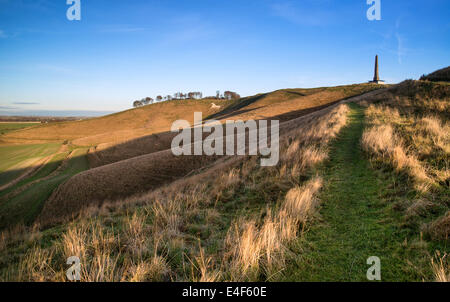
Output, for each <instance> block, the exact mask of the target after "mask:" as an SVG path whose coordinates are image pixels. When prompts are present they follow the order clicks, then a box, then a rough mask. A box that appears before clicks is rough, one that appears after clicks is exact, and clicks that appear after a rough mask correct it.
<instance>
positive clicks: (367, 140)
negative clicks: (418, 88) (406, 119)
mask: <svg viewBox="0 0 450 302" xmlns="http://www.w3.org/2000/svg"><path fill="white" fill-rule="evenodd" d="M366 112H367V117H368V120H369V123H370V124H371V125H372V126H371V127H368V128H367V129H366V130H365V131H364V133H363V136H362V140H361V143H362V147H363V149H364V150H365V151H367V152H369V153H371V154H374V155H375V156H379V157H380V158H383V159H386V160H388V161H390V162H391V163H392V165H393V166H394V167H395V168H396V169H397V170H398V171H406V172H407V173H408V175H409V176H410V177H411V178H412V179H413V180H414V183H415V187H416V189H417V190H419V191H421V192H425V191H427V190H428V189H429V187H430V186H431V185H432V184H433V183H434V181H433V179H432V178H430V176H429V172H428V171H427V168H426V164H425V163H423V162H421V161H419V159H418V158H417V156H416V155H415V154H414V153H413V152H412V151H409V152H408V151H407V149H408V148H407V147H406V146H405V145H406V144H405V142H404V140H403V139H402V138H401V137H400V135H399V134H398V133H397V132H396V130H395V129H394V126H392V125H395V124H400V123H402V118H401V116H400V114H399V112H398V110H396V109H391V108H389V107H384V106H376V105H370V106H369V107H368V109H367V111H366Z"/></svg>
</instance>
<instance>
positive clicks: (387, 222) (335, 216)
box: [283, 104, 431, 281]
mask: <svg viewBox="0 0 450 302" xmlns="http://www.w3.org/2000/svg"><path fill="white" fill-rule="evenodd" d="M350 108H351V112H350V115H349V119H348V124H347V126H346V127H345V128H344V129H342V130H341V133H340V135H339V137H338V138H337V140H336V141H334V142H333V143H332V145H331V150H330V160H329V161H328V163H327V164H326V165H324V167H323V168H322V171H321V174H322V175H323V177H324V180H325V183H324V188H323V191H322V193H321V194H320V196H319V198H320V204H321V208H320V209H319V212H320V217H319V219H318V220H316V221H315V222H313V224H312V226H311V228H310V229H308V230H307V231H306V232H305V233H304V235H303V236H302V237H301V238H300V239H299V241H298V242H297V243H296V245H295V246H294V247H293V248H294V250H296V251H295V253H294V254H295V255H293V256H292V257H293V259H292V261H291V263H290V264H289V265H288V267H287V268H286V270H285V271H284V276H285V278H284V279H283V281H367V278H366V272H367V269H368V268H369V267H370V265H368V264H366V261H367V258H368V257H370V256H378V257H379V258H380V260H381V279H382V281H422V280H423V279H428V278H431V277H430V276H431V271H427V269H425V270H423V269H422V270H417V269H416V268H417V267H422V268H423V267H428V266H429V261H430V257H429V256H428V255H427V252H426V251H427V248H426V245H425V247H424V245H423V244H422V245H421V244H420V242H421V241H420V240H419V243H417V242H416V241H415V240H417V239H415V238H408V233H407V232H408V231H407V230H405V229H404V228H401V227H400V223H399V219H400V214H399V213H397V212H396V211H395V210H393V209H392V203H390V202H389V200H390V197H389V195H390V194H392V192H389V190H390V189H389V188H390V187H391V186H390V184H391V182H390V179H386V177H380V175H379V173H378V172H377V171H375V170H374V169H372V168H371V166H370V163H369V161H368V160H367V158H366V156H365V155H364V153H363V151H362V150H361V148H360V138H361V135H362V132H363V130H364V110H363V108H361V107H359V106H358V105H355V104H350ZM415 267H416V268H415Z"/></svg>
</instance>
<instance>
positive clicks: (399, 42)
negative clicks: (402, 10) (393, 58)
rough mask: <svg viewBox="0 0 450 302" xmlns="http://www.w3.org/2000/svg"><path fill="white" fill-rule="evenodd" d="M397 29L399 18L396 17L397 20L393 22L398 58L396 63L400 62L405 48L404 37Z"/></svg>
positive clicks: (398, 27)
mask: <svg viewBox="0 0 450 302" xmlns="http://www.w3.org/2000/svg"><path fill="white" fill-rule="evenodd" d="M399 29H400V18H398V19H397V21H396V22H395V38H396V39H397V58H398V63H399V64H402V57H403V55H404V54H405V52H406V50H405V47H404V39H403V37H402V36H401V35H400V32H399Z"/></svg>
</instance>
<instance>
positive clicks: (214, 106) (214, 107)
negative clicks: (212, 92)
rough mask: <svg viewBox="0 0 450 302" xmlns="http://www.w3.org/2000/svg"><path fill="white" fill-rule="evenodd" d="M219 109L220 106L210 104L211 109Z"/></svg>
mask: <svg viewBox="0 0 450 302" xmlns="http://www.w3.org/2000/svg"><path fill="white" fill-rule="evenodd" d="M220 108H222V106H219V105H216V104H214V103H211V109H220Z"/></svg>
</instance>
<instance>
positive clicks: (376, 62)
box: [370, 55, 385, 84]
mask: <svg viewBox="0 0 450 302" xmlns="http://www.w3.org/2000/svg"><path fill="white" fill-rule="evenodd" d="M370 83H375V84H385V83H384V81H382V80H380V75H379V73H378V55H376V56H375V72H374V75H373V80H372V81H371V82H370Z"/></svg>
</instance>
